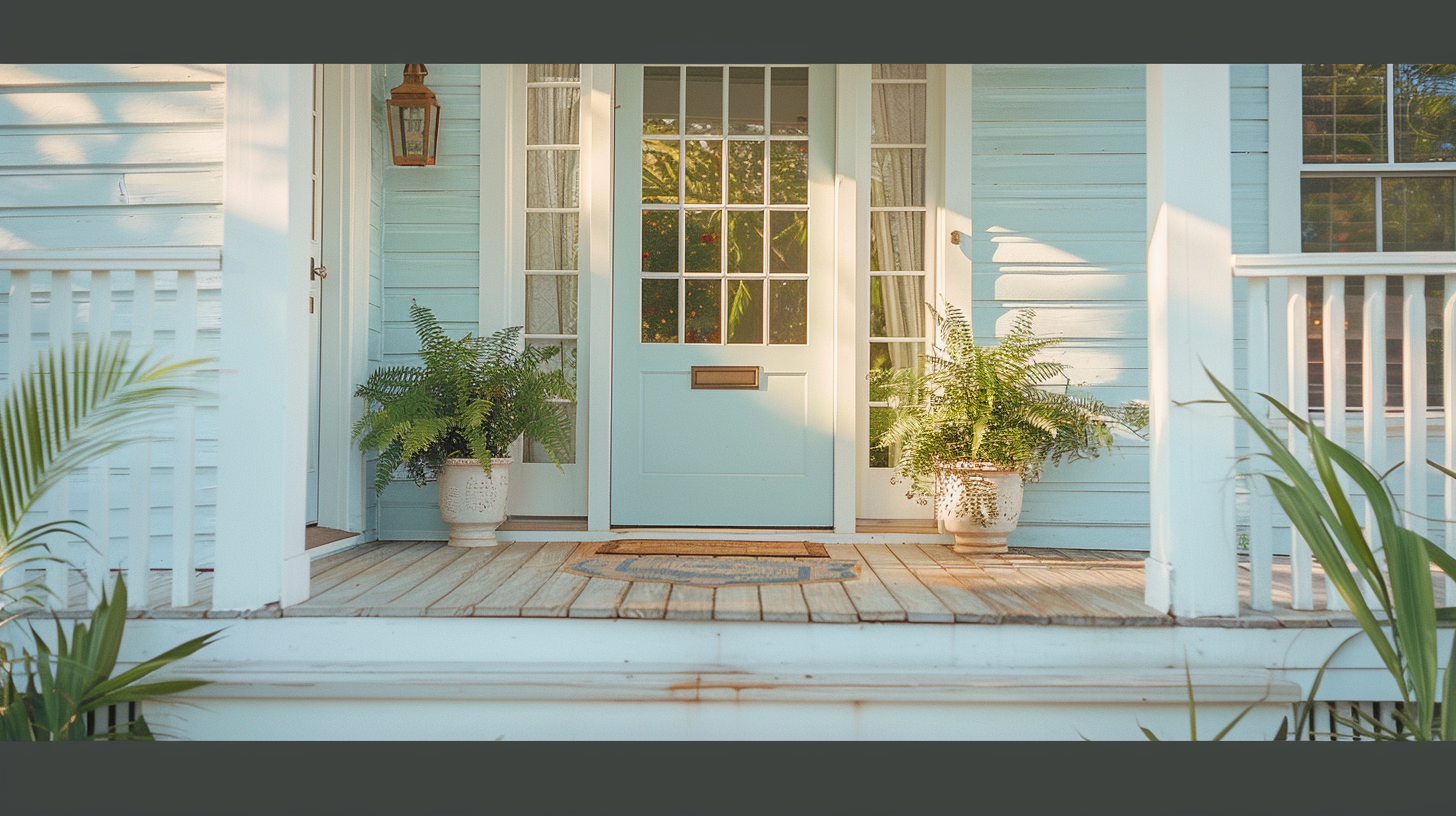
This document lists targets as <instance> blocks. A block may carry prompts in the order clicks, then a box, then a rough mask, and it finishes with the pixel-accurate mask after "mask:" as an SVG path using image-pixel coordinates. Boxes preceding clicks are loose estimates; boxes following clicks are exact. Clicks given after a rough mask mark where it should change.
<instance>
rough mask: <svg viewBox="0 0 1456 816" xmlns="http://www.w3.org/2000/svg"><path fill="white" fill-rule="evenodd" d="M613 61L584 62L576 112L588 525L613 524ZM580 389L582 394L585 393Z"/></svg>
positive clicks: (580, 383)
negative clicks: (579, 142) (578, 125)
mask: <svg viewBox="0 0 1456 816" xmlns="http://www.w3.org/2000/svg"><path fill="white" fill-rule="evenodd" d="M615 76H616V69H615V68H614V67H613V66H612V65H605V64H603V65H583V66H581V92H582V104H581V117H582V125H583V127H584V128H586V127H589V128H590V134H591V135H590V139H589V140H588V138H587V136H586V132H585V131H584V132H583V136H582V145H581V173H582V177H581V196H582V201H581V206H582V218H581V225H582V236H583V242H584V243H583V244H582V247H584V248H585V252H582V251H581V249H578V254H579V256H580V258H581V260H580V262H579V264H578V265H579V266H580V270H581V271H580V273H579V274H580V276H579V277H578V279H577V297H578V298H579V302H578V305H577V314H578V315H581V314H585V315H587V321H586V323H587V325H586V332H585V333H582V332H581V331H580V328H578V331H577V344H578V359H579V360H585V361H586V365H587V368H586V371H585V374H584V376H583V374H582V373H580V372H579V373H578V375H577V398H578V400H580V404H581V405H582V406H584V410H586V412H587V413H586V422H585V423H581V422H578V423H577V432H578V433H579V434H584V436H582V437H578V439H577V442H576V450H577V457H578V461H580V457H581V455H582V453H583V452H585V454H586V468H587V487H586V526H587V529H588V530H607V529H610V527H611V520H610V511H611V480H612V269H613V266H612V251H613V249H612V209H613V207H612V203H613V191H612V185H613V175H612V173H613V159H612V139H613V134H614V132H615V127H614V125H615V123H614V115H613V111H614V110H615V108H614V104H615V102H614V100H615V98H616V97H615V93H614V79H615ZM583 392H584V398H583Z"/></svg>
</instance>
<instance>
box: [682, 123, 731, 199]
mask: <svg viewBox="0 0 1456 816" xmlns="http://www.w3.org/2000/svg"><path fill="white" fill-rule="evenodd" d="M687 145H688V151H687V156H686V157H685V161H684V162H683V170H684V172H685V173H686V174H687V175H686V178H684V179H683V196H684V198H685V199H686V201H687V203H689V204H722V203H723V142H722V141H721V140H719V139H690V140H688V143H687Z"/></svg>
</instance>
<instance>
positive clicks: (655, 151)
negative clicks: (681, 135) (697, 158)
mask: <svg viewBox="0 0 1456 816" xmlns="http://www.w3.org/2000/svg"><path fill="white" fill-rule="evenodd" d="M680 144H682V143H681V142H675V141H673V142H669V141H661V140H658V139H647V140H645V141H643V142H642V203H643V204H675V203H677V193H678V190H677V173H678V158H679V156H678V152H679V150H680V148H679V147H678V146H679V145H680Z"/></svg>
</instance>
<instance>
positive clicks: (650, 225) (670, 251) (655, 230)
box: [642, 210, 677, 272]
mask: <svg viewBox="0 0 1456 816" xmlns="http://www.w3.org/2000/svg"><path fill="white" fill-rule="evenodd" d="M642 271H643V272H676V271H677V210H643V211H642Z"/></svg>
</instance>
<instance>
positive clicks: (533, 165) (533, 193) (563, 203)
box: [526, 150, 581, 207]
mask: <svg viewBox="0 0 1456 816" xmlns="http://www.w3.org/2000/svg"><path fill="white" fill-rule="evenodd" d="M579 179H580V174H579V173H578V172H577V151H575V150H530V151H527V152H526V206H527V207H577V206H580V204H581V184H580V181H579Z"/></svg>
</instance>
